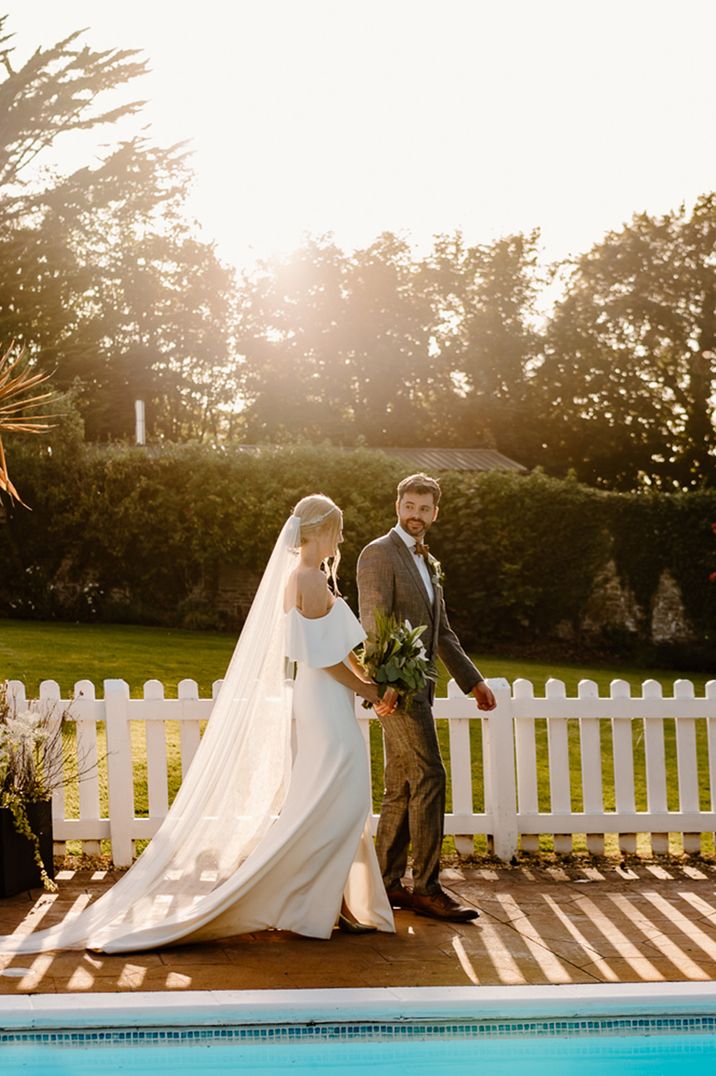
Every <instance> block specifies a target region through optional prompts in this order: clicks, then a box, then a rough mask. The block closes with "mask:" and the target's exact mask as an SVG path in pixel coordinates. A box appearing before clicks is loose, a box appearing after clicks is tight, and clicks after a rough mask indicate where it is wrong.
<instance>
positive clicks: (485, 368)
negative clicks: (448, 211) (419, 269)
mask: <svg viewBox="0 0 716 1076" xmlns="http://www.w3.org/2000/svg"><path fill="white" fill-rule="evenodd" d="M538 243H539V233H538V232H537V231H534V232H530V233H527V234H516V235H508V236H505V237H503V238H502V239H499V240H497V241H496V242H494V243H492V244H489V245H476V246H466V245H465V243H464V240H463V237H462V235H461V233H459V232H457V233H456V234H455V235H453V236H440V237H438V238H437V239H436V241H435V244H434V248H433V251H432V252H431V254H430V256H429V257H428V258H427V260H426V263H425V270H426V272H427V273H428V275H429V279H430V282H431V287H432V294H433V302H434V306H435V315H436V316H435V323H434V324H435V328H434V347H435V350H436V352H437V358H436V366H437V367H438V368H440V370H441V372H442V376H441V383H442V385H443V386H447V391H446V390H445V388H444V389H443V392H442V394H441V396H440V399H439V402H438V406H439V408H440V418H439V421H438V428H439V430H440V436H441V439H442V442H443V444H455V445H464V446H473V447H483V446H491V447H496V448H499V449H500V450H501V451H503V452H505V453H506V454H507V455H511V456H514V457H515V458H517V459H519V460H520V461H523V462H525V461H529V462H535V459H534V457H535V453H536V451H537V444H538V441H539V436H540V434H539V427H538V418H539V416H538V411H537V408H536V407H535V400H534V387H533V386H534V370H535V367H536V365H537V363H538V359H539V355H540V347H541V339H540V335H539V333H538V331H537V328H536V325H537V320H538V319H537V313H536V299H537V296H538V294H539V289H540V287H541V285H542V283H543V281H542V278H541V276H540V273H539V270H538V267H537V258H538Z"/></svg>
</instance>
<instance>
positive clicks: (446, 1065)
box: [0, 1028, 716, 1076]
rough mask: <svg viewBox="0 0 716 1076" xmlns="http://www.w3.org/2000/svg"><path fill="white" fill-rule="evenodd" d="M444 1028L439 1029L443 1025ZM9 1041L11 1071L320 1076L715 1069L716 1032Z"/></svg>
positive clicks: (4, 1060)
mask: <svg viewBox="0 0 716 1076" xmlns="http://www.w3.org/2000/svg"><path fill="white" fill-rule="evenodd" d="M436 1034H439V1030H438V1029H436ZM78 1038H79V1040H80V1041H78V1042H77V1044H76V1045H74V1046H73V1045H69V1044H66V1043H62V1044H61V1045H57V1044H53V1043H51V1042H49V1041H46V1042H7V1041H6V1042H4V1043H2V1045H1V1046H0V1070H1V1071H2V1073H3V1076H4V1074H5V1073H7V1074H8V1076H14V1074H15V1073H18V1074H23V1076H40V1074H42V1076H47V1074H48V1073H52V1076H79V1074H83V1073H109V1072H111V1071H112V1070H114V1071H116V1072H120V1073H122V1072H131V1073H133V1074H136V1076H149V1074H152V1076H157V1074H162V1073H168V1072H174V1073H179V1072H181V1073H182V1074H184V1073H187V1074H190V1076H191V1074H194V1076H198V1074H206V1076H210V1074H212V1073H229V1072H230V1073H237V1074H240V1076H254V1074H256V1076H259V1074H260V1076H271V1074H282V1076H286V1074H289V1073H291V1074H294V1076H301V1074H304V1073H306V1074H308V1073H314V1072H315V1073H319V1074H320V1076H332V1074H334V1073H335V1074H338V1073H341V1074H345V1076H364V1074H365V1076H368V1074H369V1073H370V1074H371V1076H383V1074H386V1076H387V1074H390V1076H396V1074H398V1073H400V1071H401V1070H402V1071H403V1072H404V1073H406V1074H408V1073H409V1074H410V1076H423V1074H425V1076H427V1074H428V1073H430V1074H432V1076H436V1074H437V1076H442V1074H446V1076H467V1074H468V1073H470V1076H475V1074H479V1076H492V1074H495V1076H518V1074H519V1076H525V1073H526V1072H528V1073H529V1076H572V1074H574V1076H602V1074H609V1076H627V1074H628V1076H641V1074H649V1076H677V1074H678V1076H681V1074H682V1073H684V1072H688V1074H689V1076H702V1074H703V1076H706V1074H708V1076H713V1074H714V1072H716V1035H715V1034H713V1033H676V1034H672V1033H664V1032H663V1031H662V1030H660V1029H658V1028H655V1029H653V1030H650V1033H647V1034H639V1033H634V1032H633V1031H630V1032H629V1033H626V1034H604V1033H603V1032H602V1033H599V1034H592V1035H589V1034H584V1033H582V1034H578V1035H574V1036H567V1037H559V1036H558V1035H554V1034H545V1033H544V1030H543V1031H542V1033H541V1034H539V1035H536V1036H532V1035H529V1034H520V1035H508V1036H506V1037H499V1036H496V1037H470V1038H466V1039H456V1038H453V1037H448V1038H436V1037H433V1036H432V1035H431V1036H430V1037H429V1038H419V1037H417V1036H411V1037H409V1038H408V1039H407V1040H406V1041H396V1040H395V1039H390V1038H389V1039H381V1038H379V1039H377V1040H376V1038H367V1039H362V1038H361V1037H360V1033H357V1034H356V1037H352V1038H348V1039H345V1040H340V1039H339V1040H337V1041H332V1040H330V1039H329V1040H327V1041H316V1040H311V1039H307V1040H299V1041H279V1042H268V1041H267V1042H262V1041H251V1042H248V1043H245V1042H237V1041H221V1040H220V1039H219V1038H210V1037H206V1033H204V1037H200V1038H199V1039H197V1041H196V1042H193V1043H191V1044H187V1043H185V1042H178V1043H172V1044H169V1045H167V1044H163V1043H161V1042H157V1041H155V1042H148V1043H146V1042H139V1043H137V1042H127V1043H123V1044H119V1045H118V1044H116V1043H109V1044H107V1045H99V1046H98V1045H94V1044H88V1043H87V1042H86V1041H82V1038H83V1037H82V1036H81V1035H80V1036H78Z"/></svg>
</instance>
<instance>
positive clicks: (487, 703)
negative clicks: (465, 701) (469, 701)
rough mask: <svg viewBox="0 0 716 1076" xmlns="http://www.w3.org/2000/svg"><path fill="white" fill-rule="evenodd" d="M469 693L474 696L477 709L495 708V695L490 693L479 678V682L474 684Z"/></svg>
mask: <svg viewBox="0 0 716 1076" xmlns="http://www.w3.org/2000/svg"><path fill="white" fill-rule="evenodd" d="M471 694H472V695H474V696H475V702H476V703H477V708H478V710H494V709H495V706H496V705H497V703H496V702H495V696H494V695H493V694H492V691H491V690H490V688H489V687H488V686H487V684H486V683H485V681H484V680H481V681H480V683H479V684H475V686H474V688H473V689H472V692H471Z"/></svg>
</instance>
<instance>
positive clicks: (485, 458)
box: [380, 448, 527, 474]
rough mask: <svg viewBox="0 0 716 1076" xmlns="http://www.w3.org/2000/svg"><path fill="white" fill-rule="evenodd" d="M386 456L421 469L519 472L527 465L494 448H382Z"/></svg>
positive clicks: (523, 472)
mask: <svg viewBox="0 0 716 1076" xmlns="http://www.w3.org/2000/svg"><path fill="white" fill-rule="evenodd" d="M380 451H381V452H384V453H385V454H386V456H395V457H396V458H397V459H401V460H405V461H406V462H409V463H410V465H411V466H412V467H415V468H416V469H417V470H420V471H517V472H519V473H520V474H526V473H527V468H526V467H524V466H523V465H522V464H521V463H517V462H516V461H515V460H511V459H510V458H509V457H508V456H503V455H502V453H501V452H496V451H495V449H494V448H381V449H380Z"/></svg>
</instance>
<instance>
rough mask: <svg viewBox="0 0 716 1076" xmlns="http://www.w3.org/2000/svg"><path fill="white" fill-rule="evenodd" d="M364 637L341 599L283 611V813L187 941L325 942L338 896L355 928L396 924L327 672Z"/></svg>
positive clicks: (348, 727) (356, 752) (350, 733)
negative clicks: (288, 703)
mask: <svg viewBox="0 0 716 1076" xmlns="http://www.w3.org/2000/svg"><path fill="white" fill-rule="evenodd" d="M364 638H365V633H364V631H363V629H362V628H361V626H360V623H359V621H358V620H357V618H356V617H355V616H354V615H353V613H352V612H351V609H350V608H349V606H348V605H347V604H346V603H345V602H344V601H343V599H342V598H338V599H336V601H335V602H334V604H333V605H332V606H331V608H330V610H329V611H328V612H327V613H326V614H325V616H323V617H320V618H319V619H315V620H309V619H307V618H306V617H304V616H303V615H302V614H301V613H300V612H299V611H298V609H295V608H294V609H291V610H290V611H289V612H288V613H287V614H286V652H287V656H288V657H289V658H290V659H291V660H292V661H296V662H297V674H296V681H295V685H294V694H293V700H294V701H293V716H294V721H295V757H294V764H293V769H292V772H291V783H290V786H289V790H288V794H287V797H286V800H285V803H284V805H283V809H282V811H281V814H280V815H279V816H278V818H277V819H276V821H275V822H274V823H273V825H272V826H271V828H270V829H269V830H268V832H267V834H266V836H265V837H264V839H263V840H262V841H261V843H260V844H259V845H258V846H257V847H256V848H255V849H254V851H253V852H252V853H251V855H250V856H249V857H248V859H247V860H246V861H245V862H244V863H243V864H242V865H241V867H239V869H238V871H237V872H236V875H235V876H234V877H233V878H232V880H231V888H232V890H233V899H232V903H231V905H230V907H228V908H225V909H224V910H223V911H221V912H220V913H219V914H218V915H217V916H216V918H214V919H213V920H212V921H211V922H209V923H205V924H204V925H203V926H202V927H200V928H199V929H198V930H197V931H196V932H195V933H194V934H192V935H190V936H189V937H188V938H187V939H186V940H188V941H199V940H204V939H210V938H221V937H228V936H230V935H233V934H244V933H248V932H251V931H256V930H263V929H267V928H270V927H274V928H277V929H280V930H291V931H295V932H296V933H298V934H305V935H308V936H309V937H312V938H329V937H330V935H331V932H332V930H333V927H334V926H335V923H336V920H337V918H338V913H339V911H340V906H341V898H342V897H343V896H344V895H345V898H346V901H347V903H348V907H349V908H350V910H351V911H352V912H353V914H354V915H355V916H356V918H357V919H359V920H360V921H361V922H363V923H368V924H371V925H372V926H375V927H377V928H378V930H381V931H386V932H393V931H394V930H395V925H394V922H393V913H392V910H391V907H390V903H389V901H388V898H387V897H386V894H385V888H384V886H383V880H382V878H381V875H380V869H379V867H378V861H377V858H376V854H375V849H374V847H373V840H372V837H371V833H370V827H369V821H368V816H369V814H370V811H371V794H370V779H369V770H368V759H367V754H366V746H365V742H364V740H363V736H362V735H361V731H360V728H359V726H358V722H357V721H356V717H355V710H354V696H353V693H352V692H351V691H350V690H349V689H348V688H346V687H344V686H343V685H342V684H339V683H338V681H337V680H335V679H334V678H333V677H332V676H331V675H330V674H329V673H327V672H326V671H325V670H326V667H327V666H329V665H335V664H338V662H341V661H343V660H344V659H345V658H346V657H347V655H348V653H349V652H350V651H351V650H352V649H353V647H355V646H356V645H357V644H358V643H360V642H361V641H362V640H363V639H364Z"/></svg>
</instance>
